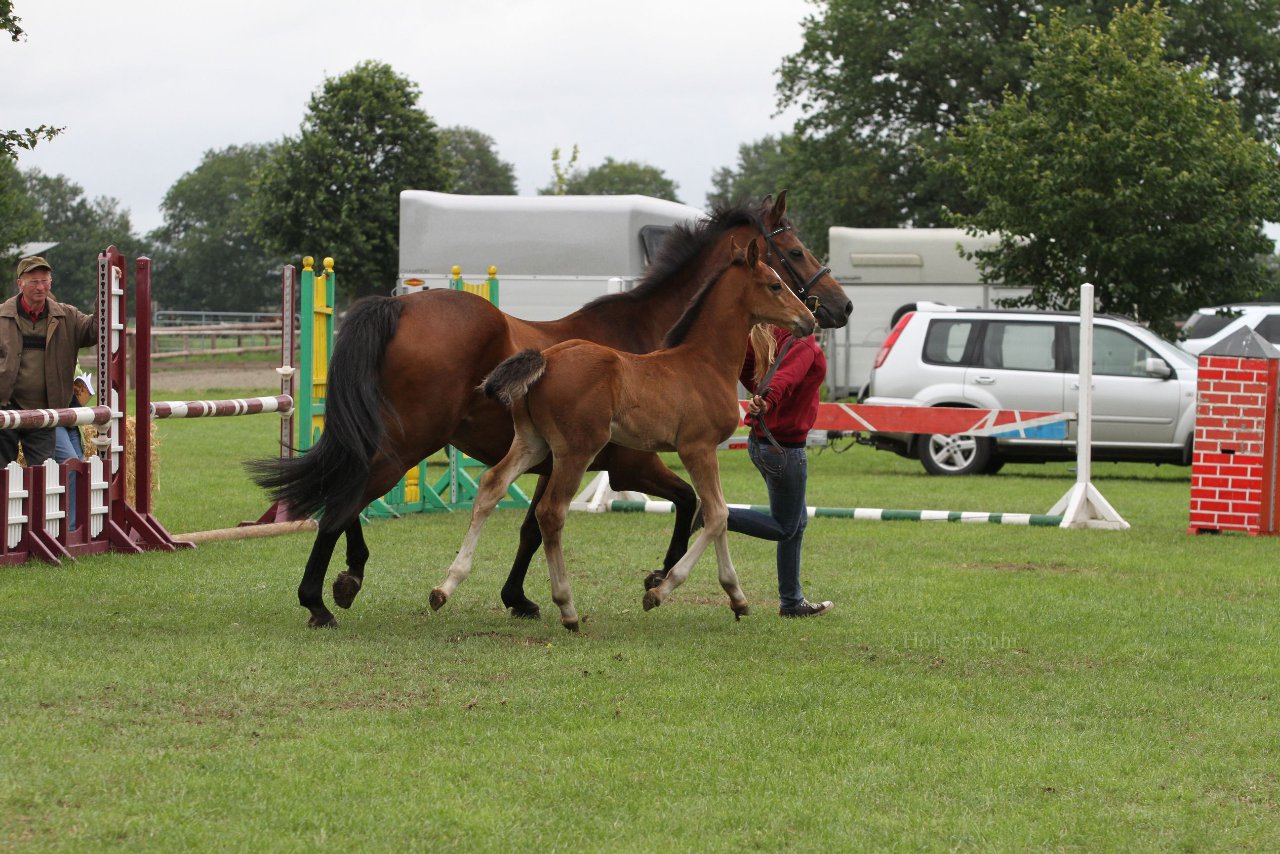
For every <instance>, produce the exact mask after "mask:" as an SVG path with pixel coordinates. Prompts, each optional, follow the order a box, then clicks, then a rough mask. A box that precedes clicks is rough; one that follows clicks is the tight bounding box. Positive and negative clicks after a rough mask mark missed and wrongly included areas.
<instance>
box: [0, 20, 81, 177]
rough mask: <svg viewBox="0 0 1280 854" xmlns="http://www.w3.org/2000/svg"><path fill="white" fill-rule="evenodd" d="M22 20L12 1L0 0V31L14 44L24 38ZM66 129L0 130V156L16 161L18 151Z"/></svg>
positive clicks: (45, 127)
mask: <svg viewBox="0 0 1280 854" xmlns="http://www.w3.org/2000/svg"><path fill="white" fill-rule="evenodd" d="M21 20H22V19H21V18H19V17H18V16H17V15H15V14H13V0H0V29H2V30H4V31H5V32H6V33H8V34H9V37H10V39H11V40H12V41H14V42H20V41H22V40H23V38H24V37H25V36H26V33H25V32H23V29H22V27H21V26H19V25H18V22H19V21H21ZM64 130H66V128H55V127H52V126H50V125H40V126H39V127H35V128H24V129H23V130H0V154H4V155H6V156H7V157H9V158H10V159H12V160H17V159H18V149H19V148H25V149H27V150H28V151H30V150H31V149H33V148H35V147H36V143H38V142H39V141H40V140H42V139H44V140H50V139H53V138H54V137H55V136H57V135H58V134H60V133H62V132H63V131H64Z"/></svg>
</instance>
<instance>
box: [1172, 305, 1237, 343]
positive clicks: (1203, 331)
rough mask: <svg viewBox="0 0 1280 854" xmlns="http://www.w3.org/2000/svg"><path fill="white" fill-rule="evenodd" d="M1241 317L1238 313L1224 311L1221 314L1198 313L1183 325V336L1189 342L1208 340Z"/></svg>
mask: <svg viewBox="0 0 1280 854" xmlns="http://www.w3.org/2000/svg"><path fill="white" fill-rule="evenodd" d="M1239 316H1240V312H1238V311H1225V310H1224V311H1223V312H1222V313H1221V314H1203V313H1202V312H1199V311H1197V312H1196V313H1195V314H1193V315H1191V316H1190V317H1188V318H1187V322H1186V323H1184V324H1182V336H1183V337H1184V338H1186V339H1188V340H1191V339H1194V338H1208V337H1209V336H1210V335H1213V334H1215V333H1217V332H1218V331H1219V330H1221V329H1223V328H1224V327H1226V326H1227V324H1229V323H1231V321H1233V320H1235V319H1236V318H1237V317H1239Z"/></svg>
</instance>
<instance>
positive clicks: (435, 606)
mask: <svg viewBox="0 0 1280 854" xmlns="http://www.w3.org/2000/svg"><path fill="white" fill-rule="evenodd" d="M448 601H449V594H448V593H445V592H444V591H443V590H441V589H440V588H439V587H437V588H436V589H434V590H432V591H431V610H432V611H439V610H440V608H441V607H442V606H443V605H444V603H445V602H448Z"/></svg>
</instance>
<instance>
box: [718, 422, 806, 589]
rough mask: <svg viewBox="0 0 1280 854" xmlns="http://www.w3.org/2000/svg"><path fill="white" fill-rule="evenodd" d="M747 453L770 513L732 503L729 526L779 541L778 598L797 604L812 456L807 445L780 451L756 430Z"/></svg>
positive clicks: (734, 529)
mask: <svg viewBox="0 0 1280 854" xmlns="http://www.w3.org/2000/svg"><path fill="white" fill-rule="evenodd" d="M747 453H748V454H750V455H751V462H753V463H755V465H756V468H757V469H759V471H760V474H761V475H763V476H764V483H765V486H766V487H767V488H768V490H769V515H767V516H766V515H765V514H764V513H761V512H759V511H757V510H746V509H741V508H734V507H731V508H729V530H730V531H733V532H735V533H738V534H746V535H747V536H748V537H757V538H759V539H762V540H773V541H775V542H776V543H777V544H778V600H779V601H780V602H781V604H782V607H784V608H794V607H796V606H797V605H799V604H800V603H801V602H803V601H804V591H802V590H801V589H800V544H801V542H802V541H803V540H804V529H805V525H807V524H808V523H809V515H808V513H807V512H806V508H805V498H804V490H805V483H806V482H807V481H808V478H809V460H808V458H807V457H806V456H805V450H804V448H783V449H782V453H781V454H779V453H778V451H777V450H775V449H774V447H773V445H771V444H769V443H768V442H767V441H763V442H762V441H760V440H759V439H757V438H756V436H755V435H754V434H752V436H751V437H750V438H749V439H748V440H747Z"/></svg>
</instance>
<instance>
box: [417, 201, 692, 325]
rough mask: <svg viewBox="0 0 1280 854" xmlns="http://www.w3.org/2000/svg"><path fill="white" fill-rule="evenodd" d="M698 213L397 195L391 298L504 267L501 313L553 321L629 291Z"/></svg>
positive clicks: (640, 205)
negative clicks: (676, 229) (396, 258)
mask: <svg viewBox="0 0 1280 854" xmlns="http://www.w3.org/2000/svg"><path fill="white" fill-rule="evenodd" d="M703 216H705V214H704V213H703V212H702V211H701V210H699V209H698V208H694V207H690V206H688V205H682V204H679V203H677V202H669V201H665V200H663V199H655V198H651V197H649V196H458V195H453V194H451V193H433V192H428V191H426V190H405V191H403V192H402V193H401V194H400V275H399V280H398V281H397V283H396V289H395V293H397V294H401V293H410V292H412V291H414V290H421V289H422V288H424V287H431V288H439V287H448V280H449V274H450V270H451V269H452V268H453V266H454V265H457V266H459V267H461V268H462V276H463V279H464V280H466V281H468V282H479V281H483V280H484V279H485V278H487V270H488V269H489V267H490V266H491V265H492V266H495V267H497V268H498V286H499V294H500V297H499V306H500V307H501V308H502V310H503V311H505V312H507V313H508V314H512V315H515V316H516V317H520V318H524V319H525V320H554V319H556V318H559V317H563V316H565V315H566V314H569V313H570V312H573V311H576V310H577V309H578V308H581V307H582V305H583V304H584V303H587V302H589V301H591V300H593V299H595V298H596V297H598V296H601V295H603V294H607V293H616V292H618V291H623V290H629V289H630V288H631V287H633V286H634V285H635V283H636V281H637V280H638V279H639V278H640V277H641V276H642V275H643V274H644V272H645V268H646V267H647V265H648V263H649V262H650V261H651V260H652V256H653V253H654V251H655V250H656V248H657V246H658V244H659V242H660V241H661V239H662V237H663V236H665V234H666V233H667V232H668V231H669V230H670V229H671V227H672V226H673V225H675V224H677V223H681V222H689V221H692V220H696V219H699V218H701V217H703Z"/></svg>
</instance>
